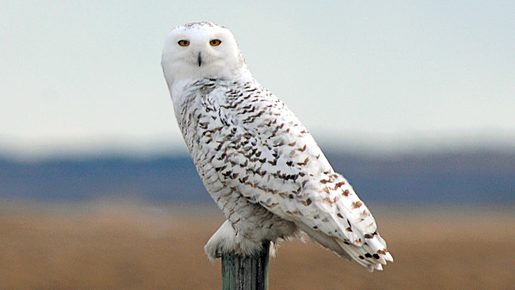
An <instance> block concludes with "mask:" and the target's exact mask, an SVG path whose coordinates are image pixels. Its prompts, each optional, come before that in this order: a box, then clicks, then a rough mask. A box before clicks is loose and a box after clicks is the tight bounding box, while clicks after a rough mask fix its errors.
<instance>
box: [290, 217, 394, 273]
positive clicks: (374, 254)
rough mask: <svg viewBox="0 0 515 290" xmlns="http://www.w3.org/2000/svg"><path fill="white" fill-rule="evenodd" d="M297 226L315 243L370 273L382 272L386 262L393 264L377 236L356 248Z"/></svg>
mask: <svg viewBox="0 0 515 290" xmlns="http://www.w3.org/2000/svg"><path fill="white" fill-rule="evenodd" d="M298 226H299V227H300V229H301V230H302V231H304V232H305V233H306V234H308V235H309V236H310V237H311V239H313V240H314V241H315V242H316V243H318V244H320V245H321V246H323V247H325V248H327V249H329V250H331V251H333V252H335V253H336V254H337V255H339V256H341V257H344V258H347V259H348V260H354V261H356V262H357V263H358V264H360V265H361V266H363V267H365V268H367V269H368V271H370V272H373V271H374V270H379V271H381V270H383V266H382V265H386V262H393V257H392V255H391V254H390V253H389V252H388V250H387V249H386V242H385V241H384V240H383V239H382V238H381V236H379V234H375V235H374V236H373V237H372V238H371V239H366V244H365V243H364V244H363V245H362V246H356V245H353V244H351V243H346V242H345V241H342V240H340V239H337V238H334V237H330V236H328V235H326V234H324V233H322V232H319V231H315V230H313V229H311V228H309V227H307V226H304V225H298Z"/></svg>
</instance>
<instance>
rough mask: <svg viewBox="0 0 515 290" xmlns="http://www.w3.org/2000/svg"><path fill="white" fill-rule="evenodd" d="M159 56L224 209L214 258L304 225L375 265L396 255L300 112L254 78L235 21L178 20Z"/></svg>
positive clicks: (204, 175) (207, 182) (204, 174)
mask: <svg viewBox="0 0 515 290" xmlns="http://www.w3.org/2000/svg"><path fill="white" fill-rule="evenodd" d="M161 65H162V68H163V72H164V76H165V79H166V82H167V84H168V88H169V90H170V95H171V98H172V101H173V106H174V111H175V117H176V118H177V122H178V124H179V127H180V129H181V131H182V134H183V137H184V140H185V142H186V145H187V147H188V149H189V151H190V153H191V156H192V158H193V161H194V163H195V167H196V169H197V172H198V174H199V176H200V178H201V179H202V182H203V183H204V186H205V187H206V189H207V191H208V192H209V193H210V194H211V196H212V198H213V199H214V200H215V201H216V203H217V205H218V206H219V207H220V208H221V209H222V210H223V212H224V215H225V217H226V219H227V220H226V221H225V222H224V223H223V224H222V226H221V227H220V228H219V229H218V230H217V231H216V233H215V234H214V235H213V236H212V237H211V238H210V239H209V241H208V242H207V244H206V246H205V248H204V250H205V252H206V254H207V256H208V257H209V258H210V259H211V260H214V259H216V258H217V257H220V256H221V255H222V253H224V252H236V253H239V254H241V255H251V254H253V253H255V252H257V251H259V250H261V249H262V244H263V242H268V241H270V242H277V240H280V239H288V238H296V237H299V234H300V233H301V232H304V233H306V234H307V235H308V236H309V237H310V238H311V239H312V240H314V241H315V242H317V243H318V244H320V245H322V246H323V247H325V248H327V249H330V250H331V251H333V252H335V253H336V254H338V255H340V256H342V257H346V258H348V259H352V260H354V261H356V262H357V263H359V264H360V265H362V266H364V267H366V268H368V270H369V271H373V270H382V265H385V264H386V262H387V261H390V262H392V261H393V258H392V256H391V255H390V253H389V252H388V250H387V248H386V242H385V241H384V240H383V239H382V238H381V236H380V235H379V233H378V232H377V226H376V222H375V220H374V217H373V216H372V214H371V213H370V211H369V210H368V208H367V207H366V206H365V204H364V203H363V202H362V201H361V200H360V199H359V197H358V196H357V195H356V193H355V192H354V190H353V189H352V187H351V185H350V184H349V182H348V181H347V180H346V179H345V178H344V177H343V176H342V175H340V174H338V173H337V172H335V171H334V170H333V168H332V167H331V165H330V164H329V162H328V161H327V159H326V158H325V156H324V154H323V153H322V151H321V150H320V148H319V147H318V145H317V144H316V142H315V140H314V139H313V137H312V136H311V134H310V133H309V132H308V130H307V129H306V128H305V127H304V126H303V125H302V124H301V122H300V121H299V120H298V119H297V117H295V115H294V114H293V113H292V112H291V111H290V110H289V109H288V108H287V107H286V105H285V104H284V103H283V102H281V101H280V100H279V99H278V98H277V97H276V96H275V95H274V94H272V93H271V92H270V91H268V90H267V89H265V88H264V87H262V86H261V85H260V84H259V83H258V82H257V81H256V80H255V79H254V77H253V76H252V74H251V73H250V71H249V70H248V68H247V65H246V64H245V60H244V58H243V56H242V54H241V53H240V50H239V48H238V45H237V43H236V40H235V39H234V36H233V34H232V33H231V31H229V30H228V29H227V28H225V27H222V26H218V25H216V24H213V23H211V22H195V23H188V24H185V25H182V26H179V27H177V28H175V29H173V30H172V32H171V33H170V35H169V36H168V37H167V39H166V41H165V45H164V49H163V54H162V60H161Z"/></svg>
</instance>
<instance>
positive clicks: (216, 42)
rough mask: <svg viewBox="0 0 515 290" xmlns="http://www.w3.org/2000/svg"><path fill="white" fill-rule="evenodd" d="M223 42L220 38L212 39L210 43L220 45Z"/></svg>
mask: <svg viewBox="0 0 515 290" xmlns="http://www.w3.org/2000/svg"><path fill="white" fill-rule="evenodd" d="M221 43H222V41H221V40H220V39H211V40H210V41H209V44H210V45H211V46H219V45H220V44H221Z"/></svg>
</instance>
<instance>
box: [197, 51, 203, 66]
mask: <svg viewBox="0 0 515 290" xmlns="http://www.w3.org/2000/svg"><path fill="white" fill-rule="evenodd" d="M197 63H198V66H199V67H200V66H201V65H202V54H201V53H200V52H199V53H198V55H197Z"/></svg>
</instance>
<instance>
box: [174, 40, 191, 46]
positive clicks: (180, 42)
mask: <svg viewBox="0 0 515 290" xmlns="http://www.w3.org/2000/svg"><path fill="white" fill-rule="evenodd" d="M177 43H178V44H179V45H180V46H188V45H190V41H189V40H186V39H181V40H179V41H178V42H177Z"/></svg>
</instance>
